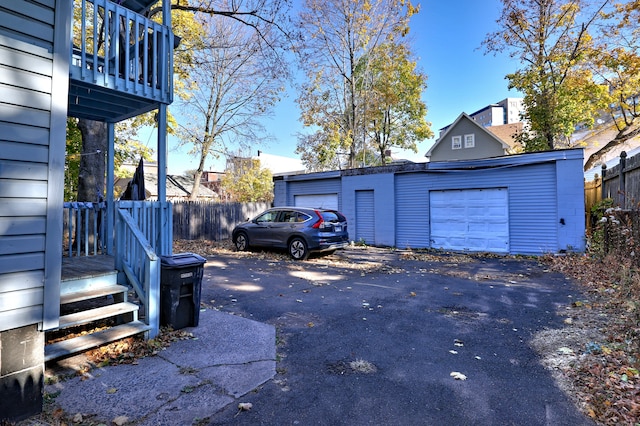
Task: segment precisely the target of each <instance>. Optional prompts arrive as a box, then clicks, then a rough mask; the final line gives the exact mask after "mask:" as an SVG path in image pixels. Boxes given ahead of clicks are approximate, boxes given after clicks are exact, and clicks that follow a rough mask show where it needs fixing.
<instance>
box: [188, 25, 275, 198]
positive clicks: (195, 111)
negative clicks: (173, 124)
mask: <svg viewBox="0 0 640 426" xmlns="http://www.w3.org/2000/svg"><path fill="white" fill-rule="evenodd" d="M203 24H204V25H205V27H206V34H207V40H206V43H205V44H206V46H205V47H203V48H202V49H201V50H199V51H197V52H193V64H194V67H193V68H192V71H191V73H190V74H189V76H188V79H187V81H186V82H185V83H186V84H187V86H188V88H189V89H188V92H189V94H190V96H189V97H187V98H185V99H184V100H183V101H181V102H180V103H179V106H180V107H181V109H182V111H183V112H182V114H183V115H184V116H185V117H186V120H184V122H185V123H186V124H184V125H182V126H181V127H180V130H179V135H180V137H181V141H182V143H183V144H185V145H191V146H192V149H191V151H190V152H191V153H192V154H194V155H197V156H199V163H198V168H197V170H196V172H195V176H194V178H195V182H194V187H193V190H192V192H191V199H195V197H196V196H197V192H198V188H199V184H200V178H201V176H202V172H203V171H204V167H205V162H206V160H207V159H208V158H210V157H212V156H214V157H217V156H219V155H225V154H227V153H228V152H229V151H231V150H233V149H236V147H238V146H246V145H248V144H257V143H259V142H260V140H261V139H262V138H264V136H263V134H264V128H263V126H262V124H261V123H260V119H261V118H263V117H265V116H267V115H269V114H270V113H271V110H272V107H273V106H274V105H275V103H276V102H277V101H278V100H279V96H280V93H281V92H282V90H283V85H284V79H285V78H287V69H286V67H285V64H284V63H283V62H282V61H281V60H280V58H279V57H278V56H277V55H276V54H274V53H275V51H273V50H271V49H270V48H267V47H265V45H264V44H265V38H268V37H269V34H265V33H263V34H261V35H259V34H257V33H256V32H255V31H251V29H250V28H249V27H248V26H246V25H244V24H242V23H239V22H237V21H233V20H229V19H224V18H222V17H218V16H212V17H208V18H207V19H206V22H204V23H203Z"/></svg>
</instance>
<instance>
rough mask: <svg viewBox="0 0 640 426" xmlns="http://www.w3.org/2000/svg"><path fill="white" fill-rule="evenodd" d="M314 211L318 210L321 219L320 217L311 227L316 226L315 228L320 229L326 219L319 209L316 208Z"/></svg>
mask: <svg viewBox="0 0 640 426" xmlns="http://www.w3.org/2000/svg"><path fill="white" fill-rule="evenodd" d="M314 212H316V214H317V215H318V218H319V219H318V221H317V222H316V223H314V224H313V225H311V227H312V228H314V229H320V227H321V226H322V224H323V223H324V219H323V218H322V213H320V212H319V211H318V210H314Z"/></svg>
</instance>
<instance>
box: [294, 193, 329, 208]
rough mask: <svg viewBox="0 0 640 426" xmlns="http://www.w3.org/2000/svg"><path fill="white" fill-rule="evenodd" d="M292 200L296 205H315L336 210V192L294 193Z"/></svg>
mask: <svg viewBox="0 0 640 426" xmlns="http://www.w3.org/2000/svg"><path fill="white" fill-rule="evenodd" d="M293 202H294V203H295V205H296V207H315V208H323V209H333V210H338V194H310V195H295V196H294V197H293Z"/></svg>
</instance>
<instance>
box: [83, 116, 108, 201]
mask: <svg viewBox="0 0 640 426" xmlns="http://www.w3.org/2000/svg"><path fill="white" fill-rule="evenodd" d="M78 128H79V129H80V133H81V134H82V157H81V158H80V172H79V175H78V201H99V200H104V198H105V170H106V158H107V150H108V143H109V142H108V141H107V123H104V122H102V121H93V120H85V119H80V120H78Z"/></svg>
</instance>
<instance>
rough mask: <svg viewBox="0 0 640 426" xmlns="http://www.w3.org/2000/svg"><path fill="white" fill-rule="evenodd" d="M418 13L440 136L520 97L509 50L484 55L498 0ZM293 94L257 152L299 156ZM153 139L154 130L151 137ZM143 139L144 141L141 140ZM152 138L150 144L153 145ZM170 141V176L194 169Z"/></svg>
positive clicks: (429, 97)
mask: <svg viewBox="0 0 640 426" xmlns="http://www.w3.org/2000/svg"><path fill="white" fill-rule="evenodd" d="M420 4H421V9H420V13H418V14H417V15H415V16H414V17H413V18H412V20H411V32H410V37H411V38H412V40H413V49H414V53H415V55H416V57H417V58H418V66H419V68H420V69H421V70H422V72H424V73H425V74H427V78H428V80H427V90H426V91H425V92H424V93H423V100H424V102H425V103H426V104H427V108H428V112H427V120H428V121H429V122H431V123H432V129H433V132H434V135H435V138H437V135H438V130H439V129H440V128H442V127H444V126H446V125H448V124H450V123H451V122H453V121H454V120H455V119H456V118H457V117H458V115H460V113H462V112H466V113H472V112H475V111H477V110H478V109H480V108H482V107H484V106H486V105H488V104H491V103H495V102H498V101H500V100H502V99H504V98H507V97H517V96H520V94H519V93H517V92H515V91H509V90H508V89H507V80H505V78H504V76H505V75H506V74H508V73H511V72H514V71H515V70H516V69H517V68H518V65H519V64H518V62H517V61H514V60H512V59H511V58H509V57H508V55H506V54H502V55H498V56H494V55H493V54H489V55H485V54H484V51H483V49H482V47H481V43H482V40H483V39H484V38H485V36H486V34H487V33H489V32H491V31H494V30H495V29H496V22H495V21H496V19H497V18H498V17H499V16H500V11H501V1H500V0H482V1H478V0H422V1H420ZM294 99H295V94H293V93H291V94H290V96H289V97H287V98H285V99H283V100H282V102H281V103H280V104H279V105H278V106H277V108H276V111H275V115H274V117H273V118H272V119H265V120H264V124H265V126H266V128H267V129H268V131H269V133H270V134H271V135H272V136H273V137H274V139H275V140H274V141H273V142H269V143H268V144H264V145H262V146H255V147H254V148H253V150H254V151H255V152H254V153H253V154H254V155H255V154H256V153H257V150H258V149H260V150H262V151H263V152H266V153H269V154H274V155H282V156H285V157H296V154H295V149H296V136H295V135H296V133H298V132H300V131H302V126H301V125H300V123H299V122H298V117H299V113H298V110H297V106H296V104H295V102H294ZM154 138H155V133H154V135H153V137H152V139H154ZM435 138H433V139H430V140H427V141H424V142H422V143H420V144H419V146H418V153H417V154H413V153H411V152H407V153H404V155H403V156H404V157H405V158H409V159H412V160H418V159H419V158H422V157H423V156H424V154H425V153H426V151H427V150H428V149H429V147H431V145H432V144H433V142H434V140H435ZM143 142H144V141H143ZM154 145H155V144H154V143H153V140H152V141H151V146H154ZM174 145H175V141H173V140H171V139H170V140H169V147H170V151H169V158H168V167H169V173H170V174H182V172H183V171H184V170H188V169H195V168H196V167H197V161H198V159H197V158H195V157H190V156H188V155H187V154H186V150H183V151H176V150H175V149H172V147H173V146H174ZM206 166H207V168H208V169H210V170H216V171H222V170H223V169H224V161H223V160H217V161H215V160H209V161H207V163H206Z"/></svg>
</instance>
